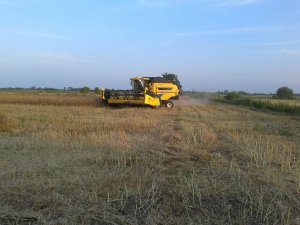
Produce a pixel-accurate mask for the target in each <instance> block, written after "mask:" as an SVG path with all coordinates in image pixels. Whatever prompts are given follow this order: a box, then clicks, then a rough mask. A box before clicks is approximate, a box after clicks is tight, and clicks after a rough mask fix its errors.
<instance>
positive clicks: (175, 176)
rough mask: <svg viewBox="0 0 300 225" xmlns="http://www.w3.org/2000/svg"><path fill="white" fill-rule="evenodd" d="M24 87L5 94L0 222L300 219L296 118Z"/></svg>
mask: <svg viewBox="0 0 300 225" xmlns="http://www.w3.org/2000/svg"><path fill="white" fill-rule="evenodd" d="M16 96H17V97H16ZM21 96H23V94H18V93H13V94H7V93H0V224H149V225H152V224H166V225H167V224H170V225H173V224H203V225H209V224H245V225H248V224H249V225H252V224H253V225H255V224H264V225H271V224H283V225H290V224H292V225H293V224H294V225H297V224H299V222H300V211H299V209H300V150H299V149H300V123H299V121H300V118H299V117H297V116H289V115H284V114H268V113H265V112H257V111H252V110H250V109H247V108H239V107H237V106H231V105H226V104H224V105H223V104H216V103H209V102H208V101H206V102H195V101H196V100H192V101H190V102H191V103H190V104H188V103H181V104H180V105H179V106H177V107H175V108H174V109H172V110H168V109H166V108H158V109H151V108H141V107H139V108H134V107H132V108H108V107H99V104H98V105H97V104H95V103H92V102H95V101H94V100H95V99H97V98H96V97H95V96H80V95H78V96H77V95H75V96H65V95H55V94H42V95H33V94H30V96H29V98H28V99H27V98H26V97H24V98H22V97H21ZM24 96H25V95H24ZM188 100H189V99H186V101H188ZM43 101H45V102H48V103H47V104H44V103H42V102H43ZM56 101H57V102H61V103H59V104H57V103H56ZM175 104H176V102H175ZM1 115H4V116H3V118H4V119H1V118H2V117H1ZM1 121H9V122H1ZM3 124H9V125H6V126H9V129H1V126H3Z"/></svg>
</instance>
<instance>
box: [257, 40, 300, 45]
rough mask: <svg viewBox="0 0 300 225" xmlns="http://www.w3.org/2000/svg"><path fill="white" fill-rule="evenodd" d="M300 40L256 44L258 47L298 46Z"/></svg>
mask: <svg viewBox="0 0 300 225" xmlns="http://www.w3.org/2000/svg"><path fill="white" fill-rule="evenodd" d="M298 43H300V40H291V41H277V42H264V43H257V44H256V45H259V46H280V45H289V44H298Z"/></svg>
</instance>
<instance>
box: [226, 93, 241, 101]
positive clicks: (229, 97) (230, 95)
mask: <svg viewBox="0 0 300 225" xmlns="http://www.w3.org/2000/svg"><path fill="white" fill-rule="evenodd" d="M224 98H225V99H226V100H234V99H237V98H241V95H240V94H239V93H237V92H235V91H232V92H229V93H228V94H227V95H225V96H224Z"/></svg>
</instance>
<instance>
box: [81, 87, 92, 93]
mask: <svg viewBox="0 0 300 225" xmlns="http://www.w3.org/2000/svg"><path fill="white" fill-rule="evenodd" d="M89 92H90V88H89V87H86V86H85V87H83V88H81V89H80V93H82V94H86V93H89Z"/></svg>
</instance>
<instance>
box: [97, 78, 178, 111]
mask: <svg viewBox="0 0 300 225" xmlns="http://www.w3.org/2000/svg"><path fill="white" fill-rule="evenodd" d="M130 80H131V86H132V90H109V89H105V90H103V91H102V100H103V101H104V102H106V103H108V104H110V105H146V106H152V107H159V106H166V107H167V108H172V107H173V106H174V103H173V101H172V100H177V99H178V98H179V93H180V91H179V88H178V86H177V85H176V84H174V82H173V81H171V80H167V79H165V78H163V77H135V78H131V79H130Z"/></svg>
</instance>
